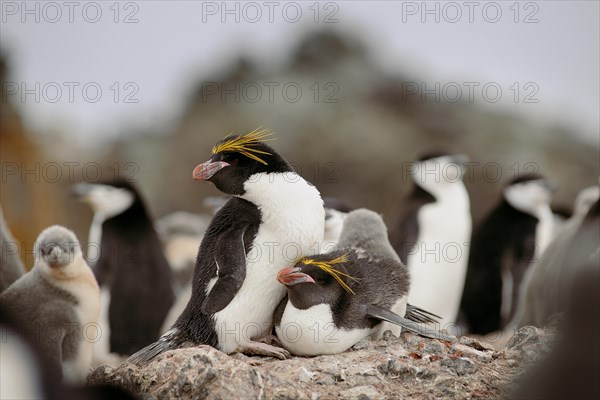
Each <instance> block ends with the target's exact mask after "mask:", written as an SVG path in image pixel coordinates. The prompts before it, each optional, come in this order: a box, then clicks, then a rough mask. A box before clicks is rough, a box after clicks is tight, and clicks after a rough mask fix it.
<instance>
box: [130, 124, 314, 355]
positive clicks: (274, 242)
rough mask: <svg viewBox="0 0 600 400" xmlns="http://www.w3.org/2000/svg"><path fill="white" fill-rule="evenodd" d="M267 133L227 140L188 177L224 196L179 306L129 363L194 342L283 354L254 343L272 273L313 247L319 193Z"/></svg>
mask: <svg viewBox="0 0 600 400" xmlns="http://www.w3.org/2000/svg"><path fill="white" fill-rule="evenodd" d="M270 135H271V134H270V133H269V132H268V131H267V130H254V131H252V132H250V133H247V134H245V135H241V136H228V137H226V138H225V139H223V140H221V141H220V142H218V143H217V144H216V145H215V146H214V147H213V150H212V153H213V154H212V156H211V157H210V159H209V160H208V161H206V162H204V163H202V164H200V165H198V166H197V167H196V168H195V169H194V172H193V178H194V179H196V180H199V181H208V182H212V183H213V184H214V185H215V186H216V187H217V189H219V190H220V191H221V192H223V193H225V194H229V195H232V196H231V198H230V199H229V200H228V201H227V203H226V204H225V205H224V206H223V207H222V208H221V209H220V210H219V211H218V212H217V213H216V215H215V216H214V218H213V219H212V221H211V223H210V225H209V227H208V229H207V231H206V234H205V235H204V238H203V240H202V243H201V245H200V250H199V252H198V258H197V261H196V268H195V270H194V277H193V288H192V297H191V298H190V302H189V303H188V305H187V307H186V309H185V310H184V311H183V313H182V314H181V316H180V317H179V318H178V319H177V322H176V323H175V324H174V325H173V327H172V328H171V329H170V330H169V331H168V332H166V333H165V334H164V335H163V336H162V337H161V338H160V339H159V341H158V342H156V343H154V344H152V345H150V346H148V347H146V348H145V349H143V350H141V351H139V352H138V353H137V354H134V355H133V356H132V357H131V358H130V361H132V362H145V361H149V360H151V359H152V358H154V357H155V356H156V355H158V354H160V353H162V352H164V351H166V350H170V349H175V348H179V347H183V346H189V345H199V344H207V345H210V346H213V347H216V348H218V349H220V350H222V351H223V352H225V353H233V352H236V351H239V352H245V353H249V354H263V355H269V356H275V357H279V358H285V357H286V356H287V352H286V351H285V350H283V349H281V348H277V347H274V346H270V345H266V344H264V343H261V342H258V341H257V340H258V339H260V338H262V337H264V336H267V335H268V334H269V333H270V332H271V329H272V319H273V312H274V310H275V308H276V307H277V305H278V304H279V302H280V301H281V299H282V298H283V297H284V295H285V288H284V287H283V286H282V285H279V284H278V283H277V281H276V279H275V277H276V275H277V272H278V271H279V269H281V268H282V267H292V266H293V265H294V260H295V259H297V258H300V257H304V256H307V255H309V254H310V253H313V252H315V251H317V250H318V246H319V245H320V243H321V242H322V240H323V231H324V221H325V212H324V209H323V201H322V199H321V196H320V194H319V191H318V190H317V189H316V188H315V187H314V186H313V185H311V184H310V183H308V182H306V181H305V180H304V179H303V178H302V177H300V176H299V175H297V174H296V173H295V172H294V170H293V168H292V167H291V166H290V165H289V164H288V163H287V162H286V161H285V160H284V159H283V158H282V157H281V156H280V155H279V154H277V153H276V152H275V151H274V150H273V149H272V148H271V147H270V146H268V145H267V144H266V143H264V142H265V141H266V140H269V136H270Z"/></svg>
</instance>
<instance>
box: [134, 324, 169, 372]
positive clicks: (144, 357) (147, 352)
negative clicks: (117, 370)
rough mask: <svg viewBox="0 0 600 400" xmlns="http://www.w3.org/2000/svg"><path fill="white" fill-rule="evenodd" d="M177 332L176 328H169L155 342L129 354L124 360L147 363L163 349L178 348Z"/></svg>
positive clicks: (138, 363) (163, 350) (162, 351)
mask: <svg viewBox="0 0 600 400" xmlns="http://www.w3.org/2000/svg"><path fill="white" fill-rule="evenodd" d="M177 333H178V330H177V328H172V329H170V330H169V331H167V332H166V333H165V334H164V335H162V336H161V337H160V338H159V339H158V340H157V341H156V342H154V343H152V344H149V345H148V346H146V347H144V348H143V349H141V350H139V351H137V352H136V353H135V354H132V355H131V356H129V358H128V359H127V360H126V361H125V362H128V363H131V364H137V365H140V364H147V363H149V362H150V361H152V360H153V359H154V358H156V357H157V356H158V355H160V354H162V353H164V352H165V351H168V350H175V349H177V348H179V346H178V345H177V344H178V343H177V342H178V341H177Z"/></svg>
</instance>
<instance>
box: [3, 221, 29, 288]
mask: <svg viewBox="0 0 600 400" xmlns="http://www.w3.org/2000/svg"><path fill="white" fill-rule="evenodd" d="M24 273H25V268H24V267H23V262H22V261H21V258H19V246H18V245H17V242H16V241H15V239H14V238H13V236H12V235H11V233H10V230H9V229H8V225H7V224H6V221H5V220H4V216H3V215H2V209H0V293H2V292H3V291H4V290H6V288H8V287H9V286H10V285H11V284H12V283H13V282H14V281H16V280H17V279H19V278H20V277H21V276H22V275H23V274H24Z"/></svg>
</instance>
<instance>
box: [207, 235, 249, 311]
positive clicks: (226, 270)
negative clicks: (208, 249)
mask: <svg viewBox="0 0 600 400" xmlns="http://www.w3.org/2000/svg"><path fill="white" fill-rule="evenodd" d="M247 228H248V226H247V225H243V226H236V227H234V228H232V229H230V230H228V231H227V232H225V233H223V234H222V235H221V236H220V237H219V239H217V243H216V244H215V249H214V257H215V262H216V263H217V269H218V271H217V276H218V278H217V282H216V283H215V286H214V287H213V288H212V290H211V291H210V293H209V294H208V296H207V298H206V300H204V303H202V312H203V313H205V314H214V313H216V312H218V311H221V310H222V309H224V308H225V307H227V305H228V304H229V303H230V302H231V300H232V299H233V298H234V297H235V294H236V293H237V291H238V290H239V289H240V288H241V287H242V284H243V283H244V279H245V278H246V249H245V248H244V233H246V229H247Z"/></svg>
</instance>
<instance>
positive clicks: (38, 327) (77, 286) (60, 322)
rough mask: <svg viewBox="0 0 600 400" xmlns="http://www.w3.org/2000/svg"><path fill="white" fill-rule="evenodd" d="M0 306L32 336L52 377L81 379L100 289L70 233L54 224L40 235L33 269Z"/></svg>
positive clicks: (90, 345)
mask: <svg viewBox="0 0 600 400" xmlns="http://www.w3.org/2000/svg"><path fill="white" fill-rule="evenodd" d="M0 304H2V307H5V308H6V309H7V310H8V311H9V312H10V313H11V314H12V315H14V316H15V318H17V320H18V323H19V325H20V326H21V328H22V329H21V330H24V331H26V332H34V334H35V340H36V344H37V345H39V347H40V350H41V351H42V352H43V354H44V356H45V357H46V358H47V360H48V362H49V363H50V365H51V366H52V369H53V370H54V371H55V373H56V376H62V377H63V378H64V379H65V380H66V381H68V382H77V383H82V382H83V381H84V380H85V378H86V376H87V373H88V371H89V368H90V365H91V362H92V348H93V343H92V341H91V340H88V336H87V335H88V334H89V333H88V329H89V328H90V326H91V327H92V328H96V329H97V321H98V316H99V313H100V289H99V288H98V284H97V282H96V279H95V277H94V274H93V273H92V270H91V269H90V268H89V266H88V265H87V263H86V262H85V260H84V259H83V254H82V252H81V245H80V244H79V241H78V240H77V237H75V234H73V232H71V231H70V230H68V229H66V228H63V227H62V226H58V225H55V226H52V227H50V228H47V229H45V230H44V231H42V233H41V234H40V235H39V237H38V239H37V241H36V243H35V264H34V266H33V269H32V270H31V271H29V272H28V273H26V274H25V275H23V276H22V277H21V278H19V279H18V280H17V281H16V282H14V283H13V284H12V285H11V286H10V287H9V288H8V289H6V290H5V291H4V292H3V293H2V295H0ZM95 333H96V334H99V332H95Z"/></svg>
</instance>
